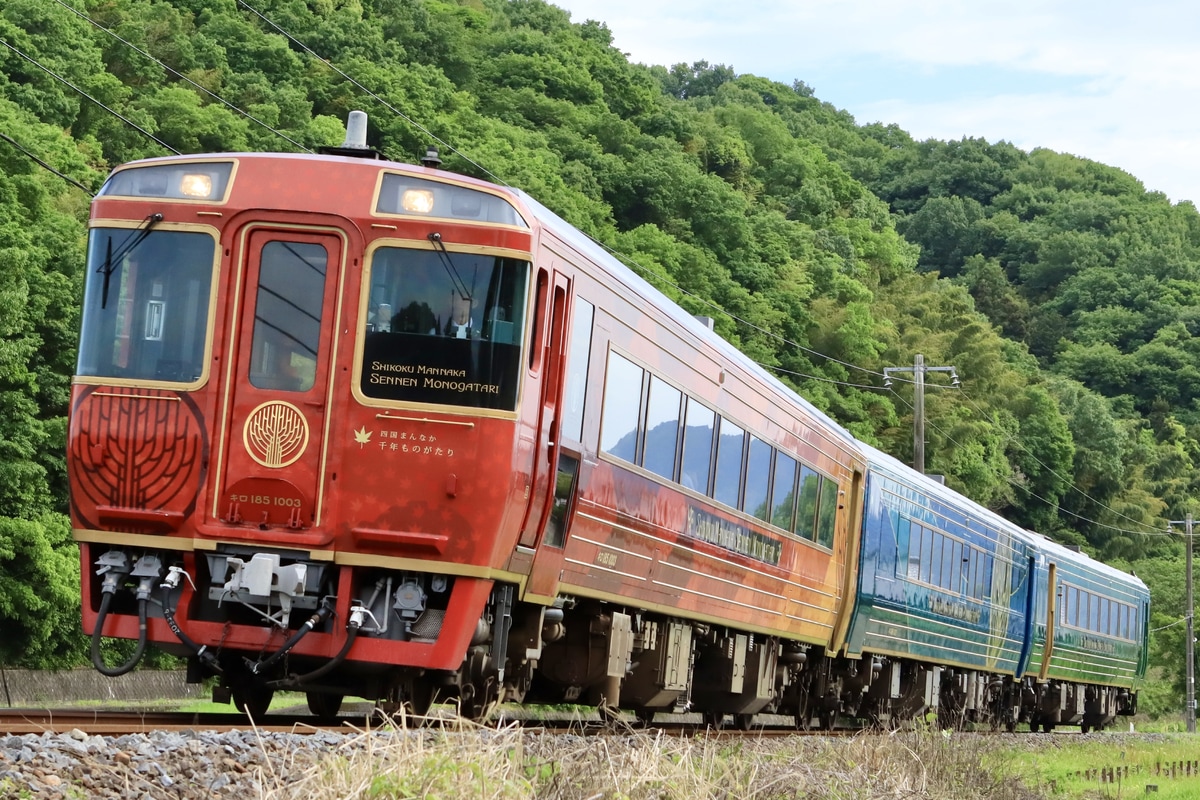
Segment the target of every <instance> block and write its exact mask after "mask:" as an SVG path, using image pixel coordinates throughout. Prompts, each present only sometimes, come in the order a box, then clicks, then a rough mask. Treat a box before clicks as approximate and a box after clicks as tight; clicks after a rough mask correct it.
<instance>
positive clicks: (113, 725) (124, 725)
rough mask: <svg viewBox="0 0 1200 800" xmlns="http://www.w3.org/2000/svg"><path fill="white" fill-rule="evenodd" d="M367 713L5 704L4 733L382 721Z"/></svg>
mask: <svg viewBox="0 0 1200 800" xmlns="http://www.w3.org/2000/svg"><path fill="white" fill-rule="evenodd" d="M378 724H379V723H378V720H374V721H373V720H372V719H371V718H370V717H369V716H345V717H339V718H338V719H337V721H336V722H333V723H327V724H322V723H319V722H318V721H317V719H316V718H315V717H313V716H309V715H300V714H268V715H267V716H266V717H265V718H264V719H263V721H262V722H261V723H260V724H258V725H252V724H251V722H250V720H249V719H247V718H246V716H245V715H244V714H237V713H227V714H226V713H203V714H198V713H193V712H182V711H109V710H104V709H79V708H68V709H54V708H6V709H0V733H6V734H13V735H19V734H26V733H46V732H51V733H66V732H68V731H72V730H81V731H83V732H84V733H87V734H89V735H101V736H122V735H124V734H128V733H150V732H152V731H187V730H214V731H228V730H235V729H246V728H250V727H255V728H257V729H258V730H262V731H274V732H282V733H315V732H317V731H322V730H325V731H328V730H336V729H338V728H343V727H346V726H347V725H349V726H354V727H360V728H361V727H366V726H371V725H376V726H377V725H378Z"/></svg>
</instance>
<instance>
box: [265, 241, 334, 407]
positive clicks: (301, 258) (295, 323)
mask: <svg viewBox="0 0 1200 800" xmlns="http://www.w3.org/2000/svg"><path fill="white" fill-rule="evenodd" d="M327 262H328V255H327V253H326V252H325V248H324V247H321V246H320V245H316V244H307V243H303V242H268V243H267V244H266V245H265V246H264V247H263V249H262V259H261V266H260V268H259V274H258V293H257V296H256V298H255V303H254V339H253V342H252V344H251V349H250V383H251V384H252V385H253V386H256V387H258V388H259V389H279V390H283V391H297V392H303V391H308V390H309V389H311V388H312V386H313V382H314V381H315V380H316V372H317V348H318V346H319V344H320V341H321V310H322V308H323V306H324V304H325V303H324V301H325V270H326V266H327Z"/></svg>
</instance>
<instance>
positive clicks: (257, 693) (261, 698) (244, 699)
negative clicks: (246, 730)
mask: <svg viewBox="0 0 1200 800" xmlns="http://www.w3.org/2000/svg"><path fill="white" fill-rule="evenodd" d="M230 689H231V690H232V692H233V705H234V707H235V708H237V710H238V711H241V712H242V713H243V714H245V715H246V716H247V717H249V718H250V719H252V720H260V719H262V718H263V717H264V716H266V713H267V709H269V708H270V707H271V700H273V699H274V698H275V690H274V689H268V688H266V687H263V686H254V685H250V684H246V685H243V686H241V687H237V686H232V687H230Z"/></svg>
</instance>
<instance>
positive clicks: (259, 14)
mask: <svg viewBox="0 0 1200 800" xmlns="http://www.w3.org/2000/svg"><path fill="white" fill-rule="evenodd" d="M56 2H61V0H56ZM238 5H240V6H243V7H245V8H246V10H248V11H250V12H251V13H252V14H254V15H255V16H256V17H258V18H259V19H261V20H262V21H263V22H265V23H266V24H268V25H270V26H271V27H272V28H274V29H275V30H276V31H278V32H279V34H280V35H281V36H284V37H286V38H287V39H288V41H290V42H292V43H293V44H295V45H296V46H297V47H299V48H300V49H302V50H303V51H304V52H306V53H308V54H309V55H310V56H312V57H313V58H315V59H316V60H317V61H320V62H321V63H322V64H324V65H325V66H326V67H328V68H329V69H331V70H333V71H334V72H336V73H337V74H338V75H341V76H342V77H343V78H344V79H346V80H347V81H349V82H350V83H352V84H354V86H356V87H358V88H359V89H360V90H361V91H363V92H365V93H366V94H367V95H368V96H370V97H371V98H372V99H374V100H375V102H377V103H379V104H380V105H382V106H383V107H384V108H386V109H388V110H389V111H391V112H392V113H393V114H395V115H396V116H398V117H399V118H400V119H402V120H404V121H405V122H407V123H408V124H409V125H412V126H413V127H414V128H416V129H417V130H419V131H420V132H421V133H423V134H425V135H426V136H428V137H429V138H431V139H433V140H434V141H435V142H437V143H438V144H440V145H442V146H443V147H446V148H447V149H449V150H450V152H452V153H455V154H456V155H458V156H459V157H460V158H462V159H463V160H464V161H466V162H467V163H468V164H470V165H472V166H473V167H475V168H476V169H478V170H480V171H481V172H483V173H484V174H485V175H487V176H488V177H489V178H491V179H492V180H493V181H494V182H495V183H499V184H503V185H504V186H508V185H509V184H507V183H505V182H504V181H503V180H501V179H500V178H498V177H496V176H495V175H493V174H492V173H491V172H490V171H489V170H488V169H486V168H485V167H483V166H482V165H480V164H478V163H476V162H475V161H473V160H472V159H471V158H469V157H468V156H467V155H466V154H464V153H463V152H461V151H460V150H458V149H457V148H455V147H454V146H453V145H451V144H449V143H448V142H445V141H443V140H442V139H441V138H439V137H438V136H437V135H435V134H434V133H433V132H432V131H430V130H429V129H428V128H426V127H425V126H424V125H421V124H420V123H419V122H417V121H416V120H414V119H412V118H411V117H409V116H408V115H406V114H404V113H403V112H401V111H400V110H399V109H397V108H396V107H395V106H393V105H392V104H391V103H389V102H388V101H386V100H384V99H383V98H382V97H380V96H379V95H378V94H376V93H375V92H373V91H371V90H370V89H368V88H367V87H366V86H363V85H362V84H361V83H359V82H358V81H357V80H355V79H354V78H352V77H351V76H350V75H347V74H346V73H345V72H343V71H342V70H340V69H338V68H337V67H336V66H334V64H333V62H332V61H330V60H329V59H327V58H325V57H323V56H321V55H319V54H317V52H316V51H314V50H313V49H312V48H311V47H309V46H308V45H306V44H305V43H304V42H302V41H300V40H299V39H297V38H296V37H295V36H293V35H292V34H291V33H289V32H288V31H286V30H284V29H283V28H282V27H280V26H279V25H277V24H275V23H274V22H273V21H271V20H270V19H269V18H268V17H267V16H266V15H264V14H263V13H262V12H261V11H259V10H258V9H257V8H255V7H254V6H252V5H250V4H249V3H247V2H246V0H238Z"/></svg>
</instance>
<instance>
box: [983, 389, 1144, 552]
mask: <svg viewBox="0 0 1200 800" xmlns="http://www.w3.org/2000/svg"><path fill="white" fill-rule="evenodd" d="M962 395H963V397H965V398H966V399H967V402H968V403H970V404H971V406H972V407H973V408H974V409H975V410H976V411H978V412H979V413H980V414H981V415H982V416H983V417H984V418H985V419H987V420H988V421H989V422H993V423H995V422H996V420H994V419H992V417H991V416H989V414H988V413H987V411H985V410H984V409H983V408H982V407H981V406H980V405H979V403H977V402H976V401H975V399H974V398H973V397H971V396H970V395H969V394H967V393H966V392H965V391H964V392H963V393H962ZM996 427H997V428H998V429H999V430H1001V431H1003V430H1004V429H1003V428H1002V427H1001V426H1000V425H998V424H997V425H996ZM1005 436H1006V437H1007V439H1008V441H1009V442H1010V443H1011V444H1014V445H1016V446H1017V447H1018V448H1020V449H1021V452H1023V453H1025V454H1026V455H1028V456H1029V457H1030V458H1032V459H1033V460H1034V461H1035V462H1037V464H1038V465H1039V466H1041V467H1042V468H1043V469H1045V470H1047V471H1048V472H1050V474H1051V475H1053V476H1054V477H1056V478H1058V479H1059V480H1061V481H1064V482H1065V483H1067V484H1068V485H1069V486H1071V488H1072V491H1074V492H1076V493H1077V494H1080V495H1082V496H1083V497H1085V498H1086V499H1088V500H1090V501H1091V502H1093V503H1095V504H1096V505H1098V506H1100V507H1101V508H1103V509H1104V510H1106V511H1109V512H1111V513H1112V514H1114V515H1116V516H1117V517H1120V518H1121V519H1126V520H1129V521H1130V522H1132V523H1133V524H1134V525H1138V526H1140V527H1143V528H1149V529H1150V530H1151V531H1155V533H1154V534H1152V535H1158V533H1159V532H1158V531H1156V529H1154V528H1152V527H1151V526H1149V525H1147V524H1146V523H1144V522H1141V521H1139V520H1136V519H1134V518H1133V517H1130V516H1128V515H1127V514H1122V513H1121V512H1120V511H1117V510H1116V509H1115V508H1112V507H1111V506H1109V505H1107V504H1105V503H1104V502H1102V501H1100V500H1097V499H1096V498H1094V497H1092V496H1091V495H1090V494H1088V493H1087V492H1085V491H1084V490H1082V489H1080V488H1078V487H1077V486H1076V485H1075V481H1074V479H1073V478H1071V477H1069V476H1066V475H1063V474H1062V473H1060V472H1058V471H1057V470H1055V469H1054V468H1053V467H1051V466H1050V465H1049V464H1047V463H1046V462H1044V461H1042V460H1041V459H1040V458H1038V457H1037V456H1036V455H1035V454H1034V453H1033V452H1032V451H1031V450H1030V449H1029V448H1027V447H1025V445H1023V444H1022V443H1021V442H1020V440H1018V439H1017V438H1016V437H1015V436H1011V435H1008V434H1005ZM1067 513H1070V512H1067ZM1096 524H1100V523H1096ZM1131 532H1134V533H1136V531H1131ZM1147 535H1151V534H1147Z"/></svg>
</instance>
